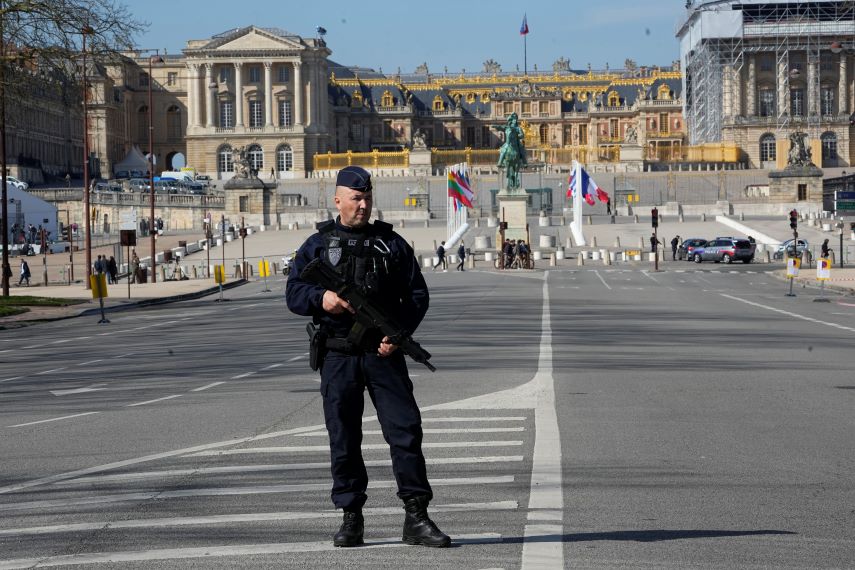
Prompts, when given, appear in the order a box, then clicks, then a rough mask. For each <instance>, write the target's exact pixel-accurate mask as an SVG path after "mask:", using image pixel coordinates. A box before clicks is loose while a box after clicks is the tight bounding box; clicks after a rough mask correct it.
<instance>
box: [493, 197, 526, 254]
mask: <svg viewBox="0 0 855 570" xmlns="http://www.w3.org/2000/svg"><path fill="white" fill-rule="evenodd" d="M496 200H497V201H498V202H499V221H502V220H504V221H505V222H507V223H508V229H506V230H505V239H521V240H526V242H527V241H528V232H527V231H526V225H527V224H528V221H527V218H526V208H527V207H528V195H527V194H503V193H501V192H499V194H498V195H497V196H496ZM496 243H497V244H501V243H502V242H501V241H500V234H499V232H496Z"/></svg>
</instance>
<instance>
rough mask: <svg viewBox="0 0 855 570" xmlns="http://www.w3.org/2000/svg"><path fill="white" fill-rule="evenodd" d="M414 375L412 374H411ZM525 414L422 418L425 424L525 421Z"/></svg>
mask: <svg viewBox="0 0 855 570" xmlns="http://www.w3.org/2000/svg"><path fill="white" fill-rule="evenodd" d="M411 376H412V374H411ZM525 420H526V417H525V416H483V417H479V416H471V417H466V418H462V417H448V418H422V423H423V424H428V423H446V422H455V423H457V422H466V423H469V422H524V421H525Z"/></svg>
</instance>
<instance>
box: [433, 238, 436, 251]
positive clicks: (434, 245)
mask: <svg viewBox="0 0 855 570" xmlns="http://www.w3.org/2000/svg"><path fill="white" fill-rule="evenodd" d="M433 250H434V251H436V240H433Z"/></svg>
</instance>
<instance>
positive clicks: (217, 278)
mask: <svg viewBox="0 0 855 570" xmlns="http://www.w3.org/2000/svg"><path fill="white" fill-rule="evenodd" d="M214 282H215V283H219V284H223V283H225V282H226V268H225V267H224V266H222V265H215V266H214Z"/></svg>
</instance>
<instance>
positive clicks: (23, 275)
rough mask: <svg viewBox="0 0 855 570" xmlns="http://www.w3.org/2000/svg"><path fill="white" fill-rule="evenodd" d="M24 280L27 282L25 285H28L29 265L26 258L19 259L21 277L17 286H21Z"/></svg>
mask: <svg viewBox="0 0 855 570" xmlns="http://www.w3.org/2000/svg"><path fill="white" fill-rule="evenodd" d="M24 281H26V282H27V287H29V286H30V266H29V265H28V264H27V260H26V259H22V260H21V278H20V279H18V287H20V286H21V283H23V282H24Z"/></svg>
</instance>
